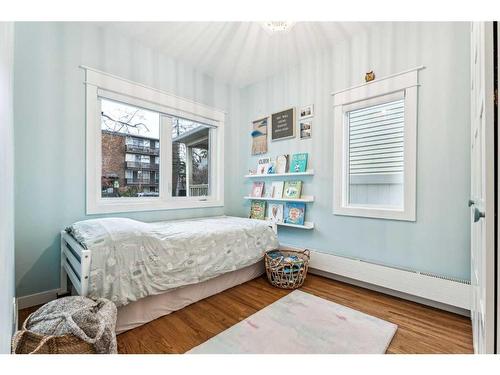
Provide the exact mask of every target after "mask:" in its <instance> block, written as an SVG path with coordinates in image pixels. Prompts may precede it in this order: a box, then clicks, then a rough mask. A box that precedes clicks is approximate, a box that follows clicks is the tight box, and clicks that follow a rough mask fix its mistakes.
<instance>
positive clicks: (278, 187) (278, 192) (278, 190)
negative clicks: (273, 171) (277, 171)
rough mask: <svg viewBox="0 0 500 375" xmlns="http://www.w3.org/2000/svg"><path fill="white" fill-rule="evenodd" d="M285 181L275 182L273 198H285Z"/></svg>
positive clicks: (273, 184)
mask: <svg viewBox="0 0 500 375" xmlns="http://www.w3.org/2000/svg"><path fill="white" fill-rule="evenodd" d="M284 184H285V183H284V182H283V181H274V182H273V183H272V185H271V186H272V191H273V196H272V197H273V198H277V199H281V198H283V186H284Z"/></svg>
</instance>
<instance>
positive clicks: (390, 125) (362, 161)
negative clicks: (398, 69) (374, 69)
mask: <svg viewBox="0 0 500 375" xmlns="http://www.w3.org/2000/svg"><path fill="white" fill-rule="evenodd" d="M347 122H348V126H349V128H348V129H349V142H348V144H349V174H350V175H363V174H369V175H375V174H388V173H390V174H393V173H401V172H403V165H404V99H400V100H396V101H391V102H389V103H383V104H378V105H374V106H370V107H365V108H362V109H356V110H353V111H350V112H347Z"/></svg>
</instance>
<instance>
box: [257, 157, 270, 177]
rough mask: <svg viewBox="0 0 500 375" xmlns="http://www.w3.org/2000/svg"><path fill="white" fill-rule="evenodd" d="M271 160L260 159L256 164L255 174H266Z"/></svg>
mask: <svg viewBox="0 0 500 375" xmlns="http://www.w3.org/2000/svg"><path fill="white" fill-rule="evenodd" d="M270 165H271V158H270V157H266V158H260V159H259V161H258V162H257V174H268V171H269V166H270Z"/></svg>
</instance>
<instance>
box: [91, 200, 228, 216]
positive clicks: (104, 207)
mask: <svg viewBox="0 0 500 375" xmlns="http://www.w3.org/2000/svg"><path fill="white" fill-rule="evenodd" d="M118 199H121V198H118ZM136 199H140V198H136ZM146 199H147V198H145V199H144V200H143V201H141V202H130V201H129V202H119V201H116V200H115V201H110V202H105V201H104V202H103V201H99V202H98V203H97V204H95V205H92V204H88V205H87V215H95V214H116V213H123V212H141V211H142V212H143V211H162V210H181V209H196V208H211V207H224V201H223V200H213V199H212V200H199V199H185V198H181V199H176V198H173V199H172V200H169V201H164V200H160V199H147V200H146Z"/></svg>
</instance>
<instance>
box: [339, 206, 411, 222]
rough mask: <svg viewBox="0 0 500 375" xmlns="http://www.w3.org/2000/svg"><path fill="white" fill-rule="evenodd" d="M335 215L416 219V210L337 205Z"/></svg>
mask: <svg viewBox="0 0 500 375" xmlns="http://www.w3.org/2000/svg"><path fill="white" fill-rule="evenodd" d="M333 214H334V215H342V216H355V217H368V218H372V219H387V220H402V221H416V215H415V210H410V209H407V210H402V209H391V208H373V207H366V206H343V207H335V208H334V210H333Z"/></svg>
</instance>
